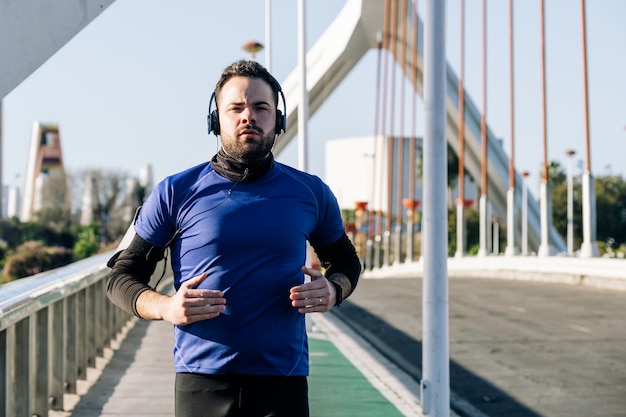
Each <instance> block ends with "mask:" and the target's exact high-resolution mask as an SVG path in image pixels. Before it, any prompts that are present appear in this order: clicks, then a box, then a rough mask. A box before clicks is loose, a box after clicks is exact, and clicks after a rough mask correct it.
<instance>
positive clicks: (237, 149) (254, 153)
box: [222, 128, 276, 164]
mask: <svg viewBox="0 0 626 417" xmlns="http://www.w3.org/2000/svg"><path fill="white" fill-rule="evenodd" d="M257 131H258V132H259V133H260V134H261V135H262V136H261V140H260V141H258V142H257V141H254V142H252V141H250V142H248V141H246V142H244V143H241V142H240V139H239V135H238V133H236V134H235V135H236V137H235V139H232V138H231V139H229V140H226V141H224V139H223V138H222V148H224V152H226V153H227V154H228V155H229V156H230V157H231V158H234V159H235V160H237V161H240V162H243V163H245V164H249V163H252V162H256V161H261V160H263V159H265V157H267V155H268V154H269V153H270V152H271V151H272V148H273V147H274V141H275V138H276V135H275V134H274V132H273V131H271V132H269V133H268V134H264V133H263V131H261V130H260V129H258V128H257Z"/></svg>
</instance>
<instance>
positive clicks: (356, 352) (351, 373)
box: [309, 314, 422, 417]
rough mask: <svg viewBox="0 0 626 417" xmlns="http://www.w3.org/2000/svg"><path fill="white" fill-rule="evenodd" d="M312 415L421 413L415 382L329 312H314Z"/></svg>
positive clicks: (379, 416) (408, 416)
mask: <svg viewBox="0 0 626 417" xmlns="http://www.w3.org/2000/svg"><path fill="white" fill-rule="evenodd" d="M311 321H312V325H311V326H310V331H309V356H310V362H311V367H310V368H311V369H310V376H309V402H310V410H311V417H322V416H323V417H335V416H336V417H355V416H363V417H370V416H371V417H374V416H376V417H401V416H406V417H421V416H422V413H421V407H420V404H419V399H418V393H419V383H417V382H416V381H415V380H413V379H412V378H411V377H410V376H408V375H407V374H406V373H404V372H403V371H402V370H400V369H399V368H398V367H397V366H396V365H395V364H393V363H391V362H390V361H389V360H387V359H386V358H384V357H383V356H382V355H380V353H378V352H377V351H376V350H375V349H373V348H372V346H370V345H369V344H368V343H367V342H365V341H364V340H363V339H362V338H361V337H360V336H359V335H357V334H356V333H355V332H354V331H353V330H352V329H351V328H349V327H348V326H346V325H345V323H343V322H342V321H341V320H340V319H339V318H337V317H335V316H333V315H332V314H314V315H312V320H311Z"/></svg>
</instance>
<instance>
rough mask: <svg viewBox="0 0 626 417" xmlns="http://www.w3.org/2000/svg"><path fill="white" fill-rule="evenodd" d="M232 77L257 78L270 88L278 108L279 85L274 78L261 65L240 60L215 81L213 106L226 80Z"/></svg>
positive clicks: (225, 69) (228, 67) (227, 68)
mask: <svg viewBox="0 0 626 417" xmlns="http://www.w3.org/2000/svg"><path fill="white" fill-rule="evenodd" d="M233 77H249V78H259V79H261V80H263V81H265V82H266V83H268V84H269V86H270V87H271V88H272V93H273V94H274V102H275V103H276V106H277V107H278V92H279V91H280V90H281V88H280V84H279V83H278V81H276V78H274V77H273V76H272V74H270V73H269V71H268V70H267V69H266V68H265V67H264V66H263V65H261V64H259V63H258V62H256V61H246V60H241V61H237V62H233V63H232V64H230V65H229V66H227V67H226V68H224V71H223V72H222V76H221V77H220V79H219V80H218V81H217V84H216V85H215V104H216V105H217V98H218V97H219V95H220V93H221V91H222V88H223V87H224V84H226V82H227V81H228V80H230V79H231V78H233Z"/></svg>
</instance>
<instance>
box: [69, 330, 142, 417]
mask: <svg viewBox="0 0 626 417" xmlns="http://www.w3.org/2000/svg"><path fill="white" fill-rule="evenodd" d="M149 323H150V322H149V321H147V320H138V321H137V323H135V324H134V325H133V327H132V328H131V329H129V331H128V333H127V334H126V337H124V339H123V340H122V342H121V344H120V347H119V349H117V350H116V351H115V353H114V355H113V358H111V360H110V361H109V362H108V363H107V364H106V366H105V367H104V368H103V369H102V374H101V375H100V377H99V378H98V381H97V383H95V384H93V385H92V386H91V387H90V388H89V390H88V391H87V392H86V393H85V394H83V395H81V397H80V400H79V401H78V403H77V404H76V406H75V407H74V409H73V410H72V413H71V414H70V416H71V417H93V416H99V415H100V414H101V413H102V411H103V408H104V406H105V405H106V403H107V402H108V401H109V399H110V398H111V396H112V395H113V393H114V391H115V388H116V387H117V386H118V384H119V382H120V380H121V379H122V377H123V376H124V375H125V374H126V370H127V369H128V368H129V367H130V365H131V364H132V363H133V361H134V360H135V356H136V354H137V352H138V349H137V347H138V346H139V345H140V344H141V340H142V339H143V337H144V336H145V335H146V332H147V331H148V325H149Z"/></svg>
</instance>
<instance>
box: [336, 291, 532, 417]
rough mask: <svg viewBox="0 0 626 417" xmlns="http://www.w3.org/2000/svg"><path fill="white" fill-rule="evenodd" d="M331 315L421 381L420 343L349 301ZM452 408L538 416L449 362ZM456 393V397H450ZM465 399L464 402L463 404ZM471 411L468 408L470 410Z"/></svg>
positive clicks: (495, 416) (466, 416)
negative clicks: (465, 404) (469, 405)
mask: <svg viewBox="0 0 626 417" xmlns="http://www.w3.org/2000/svg"><path fill="white" fill-rule="evenodd" d="M332 311H333V313H334V314H335V315H336V316H337V317H339V318H340V319H342V320H343V321H344V322H345V323H346V324H347V325H349V326H350V327H351V328H352V329H353V330H354V331H356V332H357V333H358V334H359V335H361V336H362V337H363V338H364V339H365V340H367V342H369V343H370V344H371V345H372V346H374V347H375V348H376V349H377V350H379V351H380V352H381V354H383V355H385V356H386V357H387V358H388V359H389V360H391V361H392V362H394V363H395V364H396V365H398V367H400V368H401V369H402V370H404V371H405V372H406V373H407V374H409V375H410V376H411V377H412V378H414V379H415V380H416V381H418V382H419V381H420V379H421V373H422V372H421V363H422V343H421V341H419V340H416V339H414V338H413V337H411V336H409V335H407V334H406V333H404V332H402V331H400V330H398V329H397V328H396V327H394V326H393V325H392V324H390V323H388V322H386V321H384V320H382V319H381V318H380V317H378V316H376V315H374V314H371V313H370V312H368V311H367V310H365V309H363V308H361V307H360V306H357V305H355V304H353V303H351V302H350V301H349V300H347V301H345V302H344V303H343V304H342V305H341V309H334V310H332ZM450 389H451V391H452V392H451V408H452V409H453V410H454V412H456V413H457V414H458V415H460V416H462V417H472V416H476V415H477V414H478V413H476V412H472V410H471V409H470V410H468V407H465V406H464V404H463V403H464V402H467V403H469V404H471V406H473V407H474V408H476V409H478V410H479V411H480V412H482V413H484V414H486V415H487V416H489V417H502V416H506V417H541V415H539V414H537V413H536V412H534V411H532V410H530V409H528V408H527V407H526V406H524V405H522V404H520V403H519V402H517V401H516V400H515V399H514V398H512V397H511V396H509V395H508V394H507V393H505V392H503V391H501V390H500V389H498V388H497V387H495V386H493V385H491V384H490V383H489V381H486V380H484V379H482V378H481V377H479V376H477V375H475V374H473V373H472V372H469V371H468V370H467V369H465V368H464V367H463V366H461V365H459V364H457V363H455V362H454V361H450ZM453 393H454V394H456V395H453ZM459 399H460V400H459ZM463 400H464V401H463ZM470 408H471V407H470Z"/></svg>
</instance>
